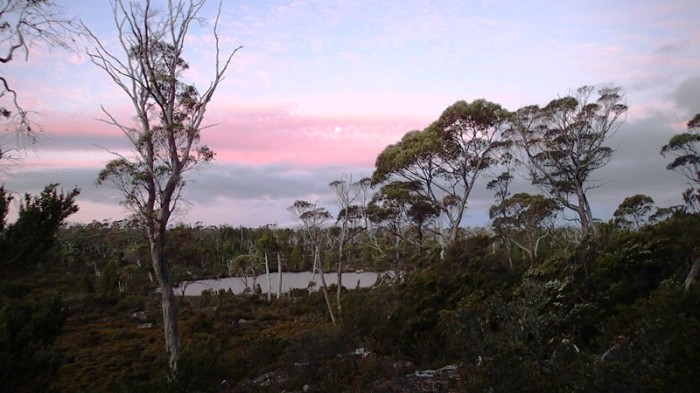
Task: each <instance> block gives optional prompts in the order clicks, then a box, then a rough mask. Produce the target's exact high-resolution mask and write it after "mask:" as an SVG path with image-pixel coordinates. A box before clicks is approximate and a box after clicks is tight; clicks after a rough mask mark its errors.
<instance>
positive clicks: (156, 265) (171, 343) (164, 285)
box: [149, 231, 180, 377]
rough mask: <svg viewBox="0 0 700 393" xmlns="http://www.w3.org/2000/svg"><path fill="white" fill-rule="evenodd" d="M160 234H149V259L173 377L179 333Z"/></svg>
mask: <svg viewBox="0 0 700 393" xmlns="http://www.w3.org/2000/svg"><path fill="white" fill-rule="evenodd" d="M162 232H163V233H162V234H155V236H149V238H150V239H149V240H150V243H151V244H150V246H151V261H152V262H153V271H154V272H155V276H156V280H157V281H158V286H159V287H160V293H161V307H162V309H163V332H164V334H165V349H166V350H167V351H168V353H169V354H170V373H171V377H174V376H175V374H176V372H177V361H178V359H179V358H180V334H179V332H178V328H177V301H176V298H175V293H174V292H173V286H172V282H171V281H170V272H169V271H168V267H167V265H166V263H165V256H164V253H163V250H164V248H165V247H164V246H165V237H164V231H162Z"/></svg>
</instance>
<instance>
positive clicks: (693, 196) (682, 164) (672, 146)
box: [661, 113, 700, 210]
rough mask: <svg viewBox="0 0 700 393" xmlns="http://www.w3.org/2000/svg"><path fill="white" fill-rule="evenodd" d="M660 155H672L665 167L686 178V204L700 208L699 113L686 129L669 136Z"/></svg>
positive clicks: (695, 208) (694, 208) (684, 196)
mask: <svg viewBox="0 0 700 393" xmlns="http://www.w3.org/2000/svg"><path fill="white" fill-rule="evenodd" d="M661 155H663V156H664V157H666V156H671V157H673V161H671V162H670V163H669V164H668V165H667V166H666V168H667V169H669V170H672V171H676V172H678V173H681V174H682V175H683V176H685V177H686V178H687V179H688V182H689V183H690V187H688V189H686V190H685V191H684V192H683V199H684V200H685V202H686V205H687V206H688V207H689V208H691V209H693V210H697V209H700V113H698V114H696V115H695V117H693V119H692V120H690V121H689V122H688V131H686V132H684V133H681V134H678V135H674V136H673V137H671V139H670V140H669V141H668V143H667V144H665V145H664V146H663V147H662V148H661Z"/></svg>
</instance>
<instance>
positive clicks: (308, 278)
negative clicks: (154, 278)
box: [174, 272, 391, 296]
mask: <svg viewBox="0 0 700 393" xmlns="http://www.w3.org/2000/svg"><path fill="white" fill-rule="evenodd" d="M383 274H387V273H376V272H362V273H354V272H353V273H350V272H347V273H343V287H345V288H348V289H354V288H357V287H360V288H368V287H371V286H372V285H374V284H375V283H376V282H377V279H378V278H379V277H380V276H381V275H383ZM388 274H391V273H388ZM324 277H325V279H326V285H328V286H331V285H332V284H336V283H337V282H338V275H337V274H336V273H326V274H325V275H324ZM277 280H278V275H277V273H270V285H271V289H272V293H273V294H276V293H277V286H278V283H277ZM312 281H313V282H315V283H316V285H315V287H314V288H315V289H318V288H320V286H321V277H320V274H318V273H316V274H315V275H313V274H311V272H298V273H290V272H286V273H285V272H283V273H282V293H285V292H289V290H290V289H306V288H308V287H309V282H312ZM253 282H255V285H260V289H262V292H263V293H264V294H267V292H268V289H267V277H266V276H265V275H264V274H261V275H259V276H257V277H256V278H255V280H253V278H252V277H249V278H248V279H247V280H246V278H245V277H226V278H222V279H207V280H198V281H193V282H191V283H188V284H187V285H186V286H185V296H200V295H201V294H202V291H206V290H208V289H211V290H213V291H214V292H217V291H219V290H220V289H223V290H225V291H228V290H229V289H231V291H232V292H233V293H235V294H241V293H243V292H244V291H245V289H246V285H247V287H248V288H251V290H252V289H253ZM174 290H175V293H176V294H177V295H182V288H181V287H177V288H174Z"/></svg>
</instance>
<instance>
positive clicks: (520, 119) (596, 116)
mask: <svg viewBox="0 0 700 393" xmlns="http://www.w3.org/2000/svg"><path fill="white" fill-rule="evenodd" d="M593 92H594V88H593V87H591V86H583V87H581V88H579V89H578V90H576V91H575V92H574V93H573V94H571V95H569V96H566V97H563V98H558V99H555V100H552V101H550V102H549V104H547V105H546V106H545V107H543V108H540V107H538V106H537V105H531V106H527V107H524V108H521V109H519V110H518V111H517V112H516V113H515V115H514V116H513V121H512V124H513V127H512V128H511V129H510V130H509V135H510V136H511V137H512V139H513V141H514V142H515V143H516V144H517V145H518V146H519V147H520V149H521V151H522V152H523V155H524V157H523V160H522V161H523V163H524V164H525V166H526V167H527V169H528V174H529V177H530V180H531V181H532V184H534V185H536V186H538V187H540V189H542V190H543V191H544V192H545V193H547V194H548V195H549V196H550V197H551V198H553V199H555V200H556V201H557V202H558V203H559V204H561V205H562V206H563V207H565V208H567V209H569V210H571V211H572V212H574V213H575V214H576V216H577V218H576V220H577V221H578V222H579V223H580V225H581V230H582V232H583V233H584V234H585V233H589V232H595V226H594V225H593V213H592V211H591V205H590V203H589V201H588V191H590V190H591V189H594V188H597V187H600V186H601V183H600V182H599V181H596V179H594V178H593V177H592V175H593V173H594V172H595V171H596V170H598V169H600V168H602V167H604V166H605V165H607V164H608V162H610V159H611V158H612V155H613V153H614V150H613V148H611V147H610V146H607V142H608V141H609V139H610V137H611V136H613V135H614V134H615V132H616V131H617V130H618V129H619V128H620V126H621V125H622V123H623V121H624V116H625V113H626V112H627V105H625V103H624V97H623V96H622V94H621V93H620V89H619V88H602V89H600V90H599V91H598V97H597V98H594V97H593V96H592V95H593Z"/></svg>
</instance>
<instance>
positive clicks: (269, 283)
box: [265, 251, 272, 303]
mask: <svg viewBox="0 0 700 393" xmlns="http://www.w3.org/2000/svg"><path fill="white" fill-rule="evenodd" d="M265 276H266V277H267V301H268V303H269V302H271V301H272V281H270V264H269V263H268V261H267V251H265Z"/></svg>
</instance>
